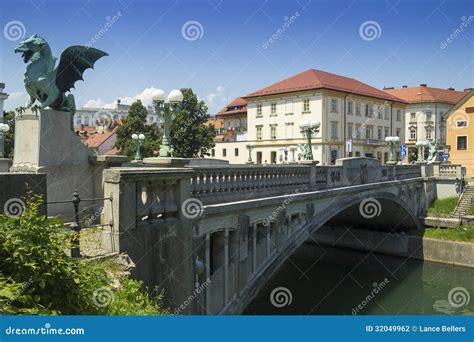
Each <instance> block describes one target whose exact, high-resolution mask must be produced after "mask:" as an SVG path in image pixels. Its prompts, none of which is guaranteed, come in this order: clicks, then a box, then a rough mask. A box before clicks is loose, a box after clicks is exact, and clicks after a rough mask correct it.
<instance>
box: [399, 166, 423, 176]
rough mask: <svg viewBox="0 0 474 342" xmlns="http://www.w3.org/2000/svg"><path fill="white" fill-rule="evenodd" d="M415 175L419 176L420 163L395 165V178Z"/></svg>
mask: <svg viewBox="0 0 474 342" xmlns="http://www.w3.org/2000/svg"><path fill="white" fill-rule="evenodd" d="M416 177H421V166H420V165H418V164H415V165H395V179H408V178H416Z"/></svg>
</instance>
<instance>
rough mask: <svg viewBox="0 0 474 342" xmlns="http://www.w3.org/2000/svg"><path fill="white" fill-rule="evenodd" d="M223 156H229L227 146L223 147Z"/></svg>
mask: <svg viewBox="0 0 474 342" xmlns="http://www.w3.org/2000/svg"><path fill="white" fill-rule="evenodd" d="M222 156H223V157H227V149H225V148H223V149H222Z"/></svg>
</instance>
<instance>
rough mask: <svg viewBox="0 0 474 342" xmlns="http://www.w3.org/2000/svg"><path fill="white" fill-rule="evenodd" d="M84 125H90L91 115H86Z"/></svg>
mask: <svg viewBox="0 0 474 342" xmlns="http://www.w3.org/2000/svg"><path fill="white" fill-rule="evenodd" d="M84 126H89V117H88V116H86V117H85V118H84Z"/></svg>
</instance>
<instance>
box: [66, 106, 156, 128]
mask: <svg viewBox="0 0 474 342" xmlns="http://www.w3.org/2000/svg"><path fill="white" fill-rule="evenodd" d="M129 108H130V105H125V104H122V103H121V101H120V100H117V103H116V105H115V107H114V108H81V109H78V110H77V111H76V113H75V114H74V127H80V126H81V125H84V126H86V127H88V126H97V125H98V124H99V123H100V122H101V121H103V120H108V121H112V122H119V121H121V120H123V119H124V118H126V117H127V116H128V110H129ZM147 111H148V116H147V123H149V124H153V123H156V124H157V125H158V124H159V118H158V115H157V114H155V113H154V110H153V108H152V107H151V106H148V107H147Z"/></svg>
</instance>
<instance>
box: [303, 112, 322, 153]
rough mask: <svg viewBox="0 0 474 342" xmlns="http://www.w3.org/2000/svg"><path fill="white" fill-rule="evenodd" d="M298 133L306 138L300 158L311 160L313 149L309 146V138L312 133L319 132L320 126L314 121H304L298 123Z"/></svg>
mask: <svg viewBox="0 0 474 342" xmlns="http://www.w3.org/2000/svg"><path fill="white" fill-rule="evenodd" d="M299 126H300V131H301V133H303V134H304V135H305V136H306V140H307V143H306V144H305V145H304V146H303V151H302V153H301V156H302V158H303V160H313V147H312V145H311V138H312V135H313V133H318V132H319V127H320V126H321V124H320V123H319V122H316V121H309V120H304V121H301V122H300V125H299Z"/></svg>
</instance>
